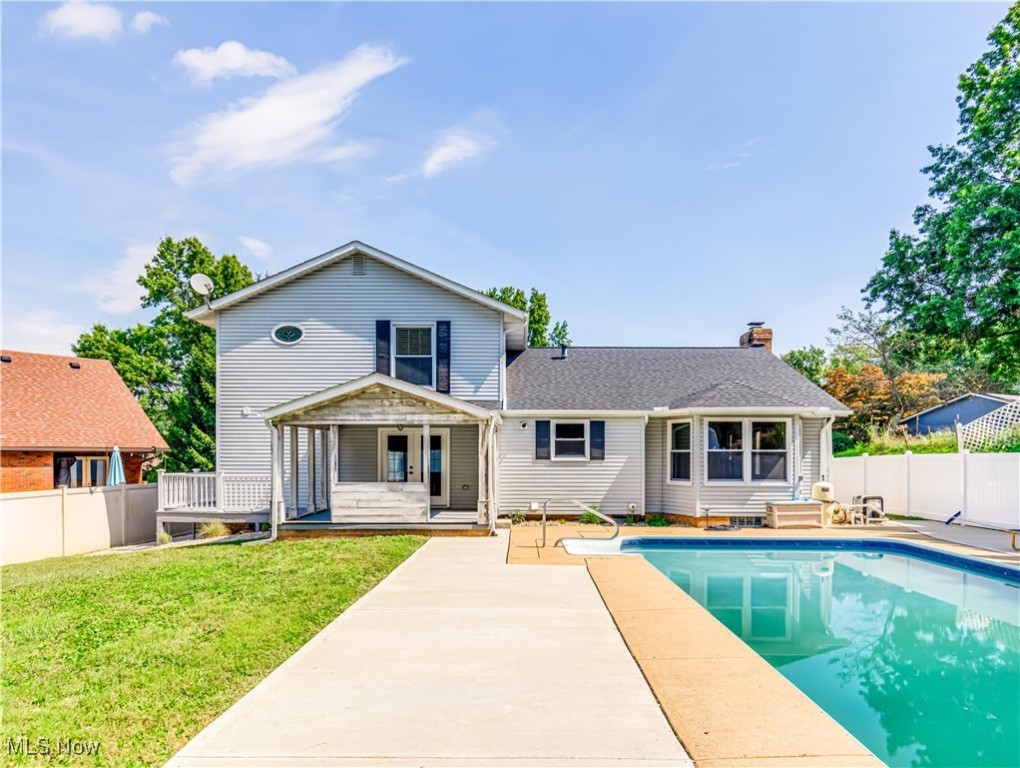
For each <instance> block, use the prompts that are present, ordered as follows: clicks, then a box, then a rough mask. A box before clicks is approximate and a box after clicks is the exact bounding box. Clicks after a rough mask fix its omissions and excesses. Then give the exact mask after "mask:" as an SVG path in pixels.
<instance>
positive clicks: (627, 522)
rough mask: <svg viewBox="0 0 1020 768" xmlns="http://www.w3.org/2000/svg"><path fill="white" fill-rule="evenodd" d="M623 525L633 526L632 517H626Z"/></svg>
mask: <svg viewBox="0 0 1020 768" xmlns="http://www.w3.org/2000/svg"><path fill="white" fill-rule="evenodd" d="M623 524H624V525H634V515H627V518H626V519H625V520H624V521H623Z"/></svg>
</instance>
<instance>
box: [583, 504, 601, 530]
mask: <svg viewBox="0 0 1020 768" xmlns="http://www.w3.org/2000/svg"><path fill="white" fill-rule="evenodd" d="M588 506H589V507H591V508H592V509H594V510H598V511H600V512H601V511H602V510H601V508H600V507H599V505H598V504H589V505H588ZM577 522H579V523H581V525H602V518H601V517H599V516H598V515H596V514H595V513H594V512H589V511H588V510H587V509H586V510H584V511H583V512H582V513H581V515H580V516H579V517H578V518H577Z"/></svg>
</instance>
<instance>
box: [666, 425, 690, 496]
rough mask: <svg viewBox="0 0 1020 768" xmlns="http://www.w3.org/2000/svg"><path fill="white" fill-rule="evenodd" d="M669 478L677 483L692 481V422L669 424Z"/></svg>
mask: <svg viewBox="0 0 1020 768" xmlns="http://www.w3.org/2000/svg"><path fill="white" fill-rule="evenodd" d="M669 479H670V480H671V481H672V482H675V483H689V482H690V481H691V423H690V422H689V421H677V422H673V423H671V424H670V425H669Z"/></svg>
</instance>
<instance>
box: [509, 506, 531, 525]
mask: <svg viewBox="0 0 1020 768" xmlns="http://www.w3.org/2000/svg"><path fill="white" fill-rule="evenodd" d="M506 516H507V517H508V518H510V525H523V523H524V521H525V520H527V519H528V518H527V515H525V514H524V510H522V509H511V510H510V511H509V512H507V515H506Z"/></svg>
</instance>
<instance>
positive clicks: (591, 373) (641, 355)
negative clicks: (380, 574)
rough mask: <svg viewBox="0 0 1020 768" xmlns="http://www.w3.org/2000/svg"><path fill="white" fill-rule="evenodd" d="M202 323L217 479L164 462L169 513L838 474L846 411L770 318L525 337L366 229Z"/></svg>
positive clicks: (447, 512) (616, 492)
mask: <svg viewBox="0 0 1020 768" xmlns="http://www.w3.org/2000/svg"><path fill="white" fill-rule="evenodd" d="M190 317H191V318H192V319H193V320H195V321H197V322H201V323H204V324H206V325H208V326H210V327H212V328H215V329H216V339H217V467H218V471H217V472H216V473H213V474H211V475H208V474H205V475H204V474H197V473H193V474H188V475H183V474H182V475H172V476H171V475H164V476H163V477H162V478H161V493H160V499H161V501H160V507H161V516H162V518H163V519H164V520H177V519H189V520H190V519H192V518H191V517H188V515H189V514H191V513H194V512H195V511H196V510H197V511H199V512H201V513H202V514H214V515H215V516H216V517H218V518H219V519H223V520H228V521H230V520H244V521H258V520H268V521H270V522H271V523H272V524H273V527H274V530H275V529H276V528H278V527H279V528H280V529H281V530H284V531H290V532H295V531H300V530H306V531H307V530H311V529H315V528H320V529H321V528H333V529H350V528H359V527H360V528H365V527H372V526H391V527H398V528H401V529H415V528H428V527H433V526H444V527H447V528H449V527H454V528H460V529H464V530H480V531H484V530H485V529H487V528H491V527H493V526H494V525H495V518H496V516H497V515H498V514H500V513H503V514H506V513H508V512H510V511H512V510H524V509H526V508H527V507H528V505H529V504H530V503H531V502H534V501H545V500H546V499H551V500H552V501H551V502H550V504H549V509H550V512H551V513H552V514H556V515H558V516H559V515H570V514H576V513H577V508H576V507H574V506H573V505H571V503H570V502H571V500H578V501H580V502H582V503H585V504H596V505H599V506H600V507H601V509H602V511H603V512H605V513H608V514H612V515H625V514H628V513H629V512H630V513H632V514H634V515H635V516H641V515H644V514H649V513H664V514H667V515H671V516H675V517H676V518H677V519H681V520H685V521H688V522H691V523H693V524H696V525H703V524H705V523H706V522H708V521H712V522H718V521H724V520H737V521H740V520H747V521H753V520H756V519H758V518H760V517H762V516H763V515H764V511H765V503H766V502H767V501H768V500H773V499H789V498H791V497H793V496H800V495H802V494H804V493H806V492H807V491H808V490H809V489H810V486H811V484H812V483H813V482H816V481H817V480H819V479H820V478H822V477H824V476H825V475H826V473H827V461H828V457H829V455H830V454H831V450H830V448H829V446H830V441H831V425H832V421H833V419H834V418H835V417H837V416H839V415H842V414H846V413H848V411H847V410H846V408H845V407H844V406H842V405H841V404H840V403H839V402H837V401H836V400H834V399H833V398H831V397H830V396H829V395H827V394H826V393H825V392H823V391H822V390H820V389H819V388H818V387H816V386H815V385H814V384H812V383H811V382H809V381H807V380H806V379H805V378H803V377H802V376H801V375H800V374H798V373H797V372H795V371H794V370H793V369H791V368H790V367H789V366H787V365H785V364H784V363H783V362H782V361H780V360H779V359H778V358H776V357H775V356H774V355H773V354H772V353H771V331H769V330H768V329H766V328H761V327H753V328H751V329H750V330H749V331H748V332H747V333H745V334H744V335H743V336H742V337H741V342H740V345H739V346H736V347H729V348H646V347H625V348H624V347H612V348H610V347H588V348H576V347H572V348H556V349H549V348H528V346H527V337H528V317H527V314H526V313H525V312H522V311H521V310H518V309H515V308H513V307H510V306H507V305H505V304H502V303H501V302H498V301H496V300H494V299H491V298H489V297H487V296H485V295H483V294H481V293H478V292H477V291H474V290H471V289H470V288H466V287H464V286H462V285H459V284H458V283H455V282H453V281H451V280H449V279H447V278H444V277H441V276H440V275H437V274H434V273H432V272H429V271H428V270H425V269H422V268H421V267H418V266H416V265H414V264H411V263H409V262H406V261H403V260H401V259H399V258H396V257H395V256H391V255H390V254H387V253H384V252H382V251H379V250H377V249H375V248H372V247H371V246H367V245H364V244H363V243H359V242H353V243H350V244H348V245H345V246H343V247H341V248H338V249H336V250H333V251H330V252H328V253H325V254H323V255H321V256H317V257H315V258H313V259H310V260H308V261H306V262H303V263H301V264H298V265H297V266H294V267H292V268H290V269H288V270H285V271H283V272H280V273H279V274H276V275H273V276H272V277H269V278H267V279H265V280H263V281H261V282H258V283H255V284H253V285H251V286H249V287H247V288H244V289H242V290H240V291H236V292H234V293H231V294H229V295H226V296H222V297H219V298H217V299H215V300H213V301H211V302H209V303H207V304H206V305H205V306H202V307H200V308H198V309H195V310H193V311H192V312H191V313H190Z"/></svg>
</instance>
